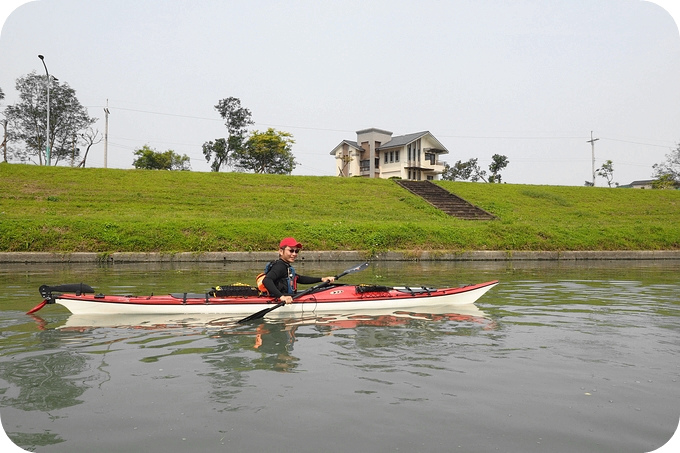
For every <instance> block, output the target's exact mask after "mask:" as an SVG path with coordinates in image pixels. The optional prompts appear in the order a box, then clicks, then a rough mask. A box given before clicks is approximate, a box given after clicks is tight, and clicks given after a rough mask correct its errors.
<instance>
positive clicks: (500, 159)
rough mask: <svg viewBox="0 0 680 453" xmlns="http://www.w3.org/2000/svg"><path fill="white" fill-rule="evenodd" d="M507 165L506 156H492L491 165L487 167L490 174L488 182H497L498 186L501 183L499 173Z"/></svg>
mask: <svg viewBox="0 0 680 453" xmlns="http://www.w3.org/2000/svg"><path fill="white" fill-rule="evenodd" d="M509 163H510V161H509V160H508V158H507V157H506V156H501V155H500V154H494V155H493V156H491V165H489V171H490V172H491V176H490V177H489V182H497V183H499V184H500V182H501V175H500V172H501V170H503V169H504V168H505V167H507V166H508V164H509Z"/></svg>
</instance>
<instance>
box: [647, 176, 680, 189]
mask: <svg viewBox="0 0 680 453" xmlns="http://www.w3.org/2000/svg"><path fill="white" fill-rule="evenodd" d="M678 187H680V183H679V182H678V181H676V180H675V179H673V175H671V174H670V173H666V174H663V175H661V176H659V178H658V179H656V180H655V181H654V182H652V189H675V188H678Z"/></svg>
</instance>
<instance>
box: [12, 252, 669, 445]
mask: <svg viewBox="0 0 680 453" xmlns="http://www.w3.org/2000/svg"><path fill="white" fill-rule="evenodd" d="M353 264H356V263H301V264H299V265H298V266H297V269H298V272H299V273H302V274H308V275H321V274H323V275H328V274H337V273H339V272H340V271H342V270H343V269H344V268H346V267H350V266H351V265H353ZM261 267H262V265H261V264H250V263H249V264H231V265H222V264H202V265H198V264H186V265H184V264H182V265H179V264H175V265H102V266H95V265H90V266H86V265H78V266H76V265H71V266H69V265H50V266H48V265H38V266H36V265H12V266H9V265H5V266H0V329H1V330H2V333H1V335H0V348H1V349H0V351H1V355H0V416H1V419H2V425H3V427H4V430H5V431H6V433H7V434H8V436H9V437H10V439H12V440H13V441H14V443H16V444H17V445H19V446H20V447H22V448H23V449H25V450H28V451H35V452H50V453H51V452H69V453H74V452H92V451H96V452H98V453H106V452H121V451H144V452H146V453H156V452H159V453H160V452H163V453H167V452H179V451H191V452H215V451H235V452H239V451H277V452H320V451H323V452H348V451H370V452H399V451H401V452H443V451H461V452H495V451H502V452H524V453H527V452H552V453H555V452H617V453H621V452H631V453H633V452H634V453H641V452H648V451H652V450H654V449H657V448H659V447H661V446H662V445H663V444H664V443H666V442H667V441H668V440H669V438H670V437H671V436H672V434H673V432H674V431H675V429H676V427H677V426H678V420H679V419H680V382H679V379H680V336H679V335H678V334H679V333H680V296H679V294H680V277H678V276H679V275H680V262H677V261H648V262H646V261H636V262H629V261H625V262H623V261H618V262H601V261H594V262H578V263H577V262H568V263H564V262H562V263H559V262H526V263H524V262H515V263H511V262H510V263H507V262H504V263H493V262H491V263H451V262H420V263H419V262H408V263H403V262H402V263H373V264H372V265H371V266H370V267H369V268H368V269H367V270H365V271H363V272H360V273H356V274H352V275H348V276H346V277H345V278H343V280H344V281H345V282H347V283H378V284H384V285H412V286H415V285H427V286H434V287H437V286H439V287H441V286H459V285H461V284H469V283H480V282H484V281H489V280H495V279H498V280H500V281H501V283H500V285H498V286H497V287H495V288H494V289H492V290H491V291H490V292H488V293H487V294H486V295H484V296H483V297H482V298H481V299H480V300H479V301H478V302H477V304H476V308H474V307H467V308H463V309H461V308H458V309H441V308H438V309H436V310H435V309H433V310H430V311H426V310H423V311H422V312H421V313H401V314H398V315H394V314H390V313H369V314H361V315H360V316H354V317H353V316H346V315H351V314H342V315H343V316H340V315H339V316H334V317H327V316H325V317H318V318H317V317H314V316H309V317H306V318H305V319H283V318H272V319H265V320H263V321H259V322H254V323H252V324H246V325H235V324H234V323H233V320H229V319H184V318H182V319H179V318H177V317H176V318H175V319H162V320H158V319H154V320H152V319H149V320H143V319H142V320H140V319H132V318H129V319H125V318H123V319H115V318H114V319H111V320H98V321H96V322H94V321H92V320H90V321H88V320H83V319H82V318H81V319H78V317H74V316H70V314H69V313H68V312H67V311H66V310H65V309H64V308H63V307H61V306H58V305H48V306H46V307H45V308H43V309H42V310H41V311H39V312H37V313H36V314H35V315H34V316H29V315H26V314H25V312H26V311H27V310H29V309H30V308H32V307H33V306H35V305H37V304H38V303H39V302H40V301H41V299H40V295H39V294H38V287H39V286H40V285H42V284H50V285H56V284H62V283H77V282H84V283H87V284H89V285H91V286H93V287H94V288H95V290H97V292H104V293H114V294H122V293H125V294H151V293H156V294H162V293H168V292H204V291H206V290H207V289H209V288H210V287H212V286H215V285H218V284H232V283H236V282H245V283H253V281H254V276H255V274H257V272H259V271H260V268H261Z"/></svg>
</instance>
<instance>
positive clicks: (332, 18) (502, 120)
mask: <svg viewBox="0 0 680 453" xmlns="http://www.w3.org/2000/svg"><path fill="white" fill-rule="evenodd" d="M677 3H680V2H677V1H676V0H665V1H661V0H658V1H656V2H654V3H652V2H648V1H641V0H522V1H518V0H513V1H501V0H450V1H432V0H419V1H417V2H416V1H413V0H412V1H403V0H380V1H370V0H359V1H356V0H344V1H342V2H340V1H328V2H319V1H317V0H307V1H302V0H288V1H245V0H240V1H228V0H193V1H180V0H109V1H91V0H43V1H35V2H28V3H26V2H24V1H21V0H6V1H3V6H1V7H0V8H1V10H0V13H1V17H2V19H3V20H4V26H3V28H2V35H1V36H0V87H2V89H3V91H4V92H5V95H6V97H5V100H4V101H3V103H2V105H1V106H0V108H4V107H5V106H6V105H8V104H13V103H14V102H16V101H17V97H18V96H17V92H16V90H15V88H14V86H15V81H16V79H17V78H18V77H21V76H23V75H25V74H27V73H29V72H31V71H36V72H37V73H38V74H44V68H43V66H42V63H41V61H40V60H39V59H38V57H37V55H38V54H42V55H44V56H45V62H46V64H47V66H48V69H49V71H50V74H53V75H55V76H56V77H58V78H59V80H60V82H67V83H68V84H69V85H70V86H71V87H72V88H74V89H75V90H76V95H77V97H78V99H79V100H80V101H81V103H82V104H83V105H85V106H86V107H87V108H88V109H89V112H90V115H91V116H94V117H97V118H99V121H98V122H97V123H96V124H95V127H96V128H98V129H99V130H100V131H102V132H103V131H104V112H103V107H104V106H105V104H106V102H107V99H108V103H109V110H110V112H111V113H110V116H109V146H108V166H109V167H115V168H132V161H133V160H134V156H133V152H134V150H135V149H139V148H141V147H142V146H143V145H144V144H148V145H149V146H151V147H152V148H155V149H156V150H157V151H166V150H168V149H172V150H173V151H175V152H176V153H179V154H186V155H188V156H189V157H190V158H191V167H192V169H193V170H194V171H209V166H208V163H207V162H206V161H205V159H204V157H203V154H202V152H201V146H202V144H203V143H204V142H206V141H209V140H214V139H216V138H219V137H224V136H225V135H226V127H225V126H224V124H223V121H222V119H221V118H220V117H219V115H218V113H217V112H216V111H215V109H214V105H215V104H217V102H218V101H219V100H220V99H223V98H226V97H229V96H234V97H237V98H239V99H240V100H241V103H242V105H243V106H244V107H246V108H248V109H250V111H251V112H252V116H253V120H254V121H255V123H256V124H255V126H254V127H253V128H254V129H259V130H266V128H268V127H274V128H276V129H278V130H283V131H287V132H290V133H292V134H293V136H294V138H295V140H296V144H295V145H294V146H293V153H294V155H295V156H296V159H297V160H298V162H299V163H300V165H299V166H298V168H297V169H296V170H295V171H294V174H298V175H336V174H337V170H336V168H335V159H334V158H333V157H332V156H330V154H329V153H330V151H331V150H332V149H333V148H334V147H335V146H336V145H337V144H338V143H340V141H341V140H343V139H349V140H355V139H356V133H355V131H357V130H360V129H364V128H368V127H378V128H381V129H387V130H389V131H392V132H394V135H402V134H407V133H412V132H419V131H422V130H429V131H430V132H432V134H434V136H435V137H436V138H437V139H439V141H441V142H442V143H443V144H444V146H446V147H447V149H448V150H449V152H450V154H448V155H445V156H444V157H443V160H445V161H447V162H449V163H451V164H452V163H454V162H456V161H457V160H463V161H466V160H468V159H470V158H478V159H479V162H480V164H481V165H482V167H483V168H486V167H488V165H489V163H490V162H491V156H492V155H493V154H496V153H498V154H503V155H506V156H507V157H508V159H509V161H510V164H509V165H508V167H507V169H505V170H504V171H503V173H502V175H503V180H504V181H505V182H509V183H528V184H559V185H583V184H584V181H586V180H588V181H589V180H591V147H590V144H589V143H587V140H589V139H590V131H591V130H592V131H594V136H595V138H599V140H598V141H597V142H596V144H595V155H596V165H598V166H599V165H600V164H601V163H603V162H604V161H606V160H607V159H611V160H612V161H613V162H614V181H616V182H619V183H620V184H628V183H630V182H631V181H633V180H637V179H648V178H650V177H651V174H652V165H653V164H654V163H658V162H662V161H664V160H665V157H664V156H665V155H666V154H667V153H669V152H670V151H671V150H672V149H674V148H675V147H676V146H677V144H678V143H680V34H679V33H678V26H677V23H676V21H675V20H674V18H673V17H676V18H677V17H678V15H679V14H680V13H678V10H679V9H680V6H679V5H677ZM660 5H662V6H663V7H664V8H666V9H663V8H662V6H660ZM673 10H675V11H673ZM103 150H104V146H103V143H101V144H99V145H97V146H95V147H93V148H92V150H91V151H90V155H89V157H88V161H87V164H88V166H89V167H100V166H103V162H104V152H103ZM597 185H598V186H603V185H606V181H605V180H604V179H602V178H599V177H598V179H597Z"/></svg>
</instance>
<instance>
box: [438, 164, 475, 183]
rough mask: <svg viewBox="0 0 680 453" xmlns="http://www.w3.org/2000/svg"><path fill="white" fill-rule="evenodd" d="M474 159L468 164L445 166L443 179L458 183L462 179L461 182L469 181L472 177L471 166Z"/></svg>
mask: <svg viewBox="0 0 680 453" xmlns="http://www.w3.org/2000/svg"><path fill="white" fill-rule="evenodd" d="M471 161H472V159H470V160H469V161H467V162H462V161H460V160H459V161H458V162H456V163H455V164H453V166H450V165H449V164H448V163H446V164H444V172H443V173H442V179H446V180H448V181H456V180H458V179H460V180H461V181H467V180H468V179H470V175H472V167H471V165H470V163H471Z"/></svg>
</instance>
